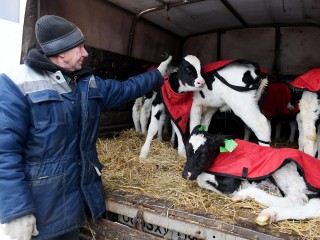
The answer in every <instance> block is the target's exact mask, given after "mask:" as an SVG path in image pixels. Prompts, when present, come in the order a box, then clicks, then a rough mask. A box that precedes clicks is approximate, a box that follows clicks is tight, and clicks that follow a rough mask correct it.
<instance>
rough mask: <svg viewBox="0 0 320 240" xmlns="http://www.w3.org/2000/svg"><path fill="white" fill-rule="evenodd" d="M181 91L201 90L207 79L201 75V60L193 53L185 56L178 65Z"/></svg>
mask: <svg viewBox="0 0 320 240" xmlns="http://www.w3.org/2000/svg"><path fill="white" fill-rule="evenodd" d="M178 81H179V85H180V87H179V92H190V91H198V90H201V89H202V88H203V87H204V86H205V81H204V79H203V77H202V75H201V64H200V60H199V59H198V58H197V57H196V56H193V55H188V56H186V57H184V58H183V59H182V61H181V63H180V64H179V67H178Z"/></svg>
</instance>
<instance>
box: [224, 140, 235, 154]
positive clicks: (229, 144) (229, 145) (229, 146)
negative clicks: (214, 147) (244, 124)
mask: <svg viewBox="0 0 320 240" xmlns="http://www.w3.org/2000/svg"><path fill="white" fill-rule="evenodd" d="M224 144H225V146H224V147H220V152H232V151H233V150H234V149H235V148H236V147H237V146H238V143H236V142H235V141H234V140H232V139H225V140H224Z"/></svg>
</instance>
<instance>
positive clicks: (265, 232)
mask: <svg viewBox="0 0 320 240" xmlns="http://www.w3.org/2000/svg"><path fill="white" fill-rule="evenodd" d="M128 196H130V197H128ZM108 202H110V203H111V202H113V203H119V204H123V206H124V207H125V206H126V205H127V206H133V207H135V208H136V209H142V210H145V211H152V212H154V213H155V214H158V215H159V216H160V215H162V216H170V218H176V219H180V220H182V221H185V222H191V223H196V224H200V225H203V226H206V227H208V228H210V229H215V230H217V231H221V232H225V233H227V234H231V235H234V236H238V237H243V238H246V239H260V240H262V239H266V240H269V239H273V240H280V239H287V240H289V239H290V240H292V239H299V236H297V235H296V234H287V233H283V232H279V231H275V230H273V229H271V228H270V227H269V226H263V227H262V226H258V225H256V224H254V223H252V222H251V221H248V220H245V219H239V220H237V222H236V223H235V224H229V223H225V222H223V221H219V220H217V218H216V217H215V216H214V215H211V214H209V213H201V212H198V213H188V212H184V211H180V210H175V209H172V203H171V202H170V201H167V200H159V199H153V198H151V197H148V196H145V195H139V196H133V195H132V194H128V193H126V192H125V191H123V190H116V191H107V193H106V206H107V209H108V208H109V207H108ZM110 207H112V206H111V205H110ZM108 210H110V209H108ZM129 212H130V211H128V214H129ZM129 215H130V214H129ZM131 215H132V216H130V217H134V215H135V214H134V213H131ZM127 216H128V215H127ZM173 230H174V229H173Z"/></svg>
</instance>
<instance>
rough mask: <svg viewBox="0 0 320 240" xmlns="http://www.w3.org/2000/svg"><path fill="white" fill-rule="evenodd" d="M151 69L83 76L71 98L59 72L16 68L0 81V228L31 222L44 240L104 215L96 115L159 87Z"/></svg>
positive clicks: (159, 83) (2, 75)
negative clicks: (122, 76)
mask: <svg viewBox="0 0 320 240" xmlns="http://www.w3.org/2000/svg"><path fill="white" fill-rule="evenodd" d="M162 83H163V78H162V76H161V74H160V72H159V71H158V70H157V69H154V70H151V71H147V72H146V73H144V74H141V75H138V76H135V77H131V78H129V79H128V80H127V81H124V82H120V81H116V80H109V79H108V80H103V79H101V78H99V77H97V76H93V75H87V76H84V77H82V78H80V79H78V80H77V81H76V86H75V89H74V90H71V88H70V87H69V85H68V84H67V82H66V81H65V79H64V76H63V75H62V73H61V71H57V72H45V71H34V70H33V69H31V68H29V67H28V66H27V65H20V66H19V67H18V68H16V69H14V70H13V71H11V72H9V73H6V74H1V75H0V139H1V140H0V189H1V190H0V221H1V223H7V222H9V221H11V220H13V219H16V218H19V217H22V216H25V215H28V214H34V215H35V217H36V220H37V228H38V230H39V232H40V235H39V236H38V237H34V238H33V239H47V238H49V237H54V236H56V235H60V234H63V233H65V232H68V231H71V230H73V229H75V228H79V227H80V226H83V225H84V224H85V222H86V215H85V209H86V208H88V209H89V210H90V213H91V217H92V218H93V219H98V218H100V217H101V216H103V214H104V213H105V199H104V194H103V189H102V181H101V176H100V171H101V169H102V168H103V166H102V164H101V163H100V162H99V160H98V156H97V151H96V140H97V132H98V129H99V120H100V115H101V112H102V111H103V110H106V109H107V108H113V107H117V106H120V105H123V104H124V103H127V102H129V101H133V100H134V99H135V98H137V97H140V96H142V95H143V94H145V93H146V92H149V91H151V90H153V89H155V88H158V87H160V86H161V85H162Z"/></svg>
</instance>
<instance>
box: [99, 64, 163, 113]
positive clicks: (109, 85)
mask: <svg viewBox="0 0 320 240" xmlns="http://www.w3.org/2000/svg"><path fill="white" fill-rule="evenodd" d="M95 79H96V83H97V85H98V88H99V91H100V93H101V94H102V95H103V96H104V98H103V99H104V100H103V103H102V108H103V109H106V108H113V107H118V106H121V105H123V104H125V103H127V102H130V101H133V100H135V99H136V98H138V97H141V96H143V95H144V94H146V93H148V92H150V91H152V90H156V89H158V88H160V87H161V86H162V84H163V77H162V75H161V74H160V72H159V70H158V69H154V70H150V71H147V72H145V73H142V74H140V75H137V76H134V77H130V78H129V79H128V80H126V81H123V82H121V81H118V80H112V79H106V80H103V79H101V78H99V77H95Z"/></svg>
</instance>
